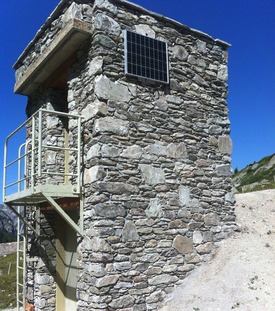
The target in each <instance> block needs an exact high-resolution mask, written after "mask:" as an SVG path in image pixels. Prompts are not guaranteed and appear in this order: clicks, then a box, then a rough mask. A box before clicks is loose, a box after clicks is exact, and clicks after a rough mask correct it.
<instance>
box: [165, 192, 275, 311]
mask: <svg viewBox="0 0 275 311" xmlns="http://www.w3.org/2000/svg"><path fill="white" fill-rule="evenodd" d="M236 199H237V204H236V215H237V222H238V224H239V226H240V232H238V233H236V234H235V236H234V237H232V238H230V239H227V240H225V241H223V242H222V243H221V245H220V248H218V251H217V252H216V254H215V255H214V257H213V259H212V260H211V261H210V262H208V263H205V264H203V265H202V266H201V267H200V268H198V269H197V270H195V271H194V273H192V274H191V275H190V276H189V277H188V278H187V279H186V280H185V281H184V283H183V284H182V285H181V286H180V287H178V288H177V289H176V290H175V291H174V293H173V294H172V295H171V296H170V297H168V298H167V302H166V304H165V307H163V308H162V309H161V311H176V310H179V311H229V310H230V311H231V310H240V311H263V310H265V311H273V310H275V295H274V292H275V190H265V191H259V192H251V193H245V194H238V195H237V196H236Z"/></svg>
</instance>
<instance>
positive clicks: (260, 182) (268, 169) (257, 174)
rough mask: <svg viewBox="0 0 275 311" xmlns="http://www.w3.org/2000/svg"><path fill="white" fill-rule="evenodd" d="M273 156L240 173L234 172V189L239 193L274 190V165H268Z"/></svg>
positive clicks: (249, 166)
mask: <svg viewBox="0 0 275 311" xmlns="http://www.w3.org/2000/svg"><path fill="white" fill-rule="evenodd" d="M274 156H275V154H272V155H270V156H267V157H265V158H263V159H261V160H260V161H259V162H258V163H256V162H254V163H253V164H249V165H248V166H246V167H245V168H244V169H242V170H240V171H238V170H235V174H234V176H233V181H234V184H235V187H236V189H237V190H238V191H239V192H249V191H258V190H266V189H275V164H273V165H270V163H271V162H270V161H271V159H272V158H273V157H274ZM273 162H274V161H273Z"/></svg>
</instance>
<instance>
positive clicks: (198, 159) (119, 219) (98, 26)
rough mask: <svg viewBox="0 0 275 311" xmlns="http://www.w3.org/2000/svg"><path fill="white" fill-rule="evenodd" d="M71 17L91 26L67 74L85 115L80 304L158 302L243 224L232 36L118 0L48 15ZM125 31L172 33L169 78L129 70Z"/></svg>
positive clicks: (168, 36) (75, 105) (120, 306)
mask: <svg viewBox="0 0 275 311" xmlns="http://www.w3.org/2000/svg"><path fill="white" fill-rule="evenodd" d="M78 2H81V1H78ZM68 16H69V17H72V16H74V17H76V16H77V18H79V19H84V20H86V21H88V22H90V23H92V24H93V27H94V32H93V35H92V37H91V40H88V41H87V42H86V43H85V44H84V45H83V46H81V48H80V50H79V51H78V56H77V58H78V59H77V62H76V63H75V64H74V65H73V66H72V68H71V73H70V78H69V81H68V86H69V91H68V111H69V112H73V113H80V114H82V115H83V117H84V121H83V128H84V133H83V143H84V146H83V150H84V155H83V160H84V162H83V163H84V167H83V169H84V171H83V172H84V174H83V181H84V196H85V201H84V238H83V239H82V240H81V239H80V242H81V243H80V246H79V247H78V253H79V265H80V267H81V274H80V276H79V281H78V286H77V295H78V309H79V310H83V311H88V310H89V311H90V310H124V311H126V310H127V311H130V310H133V311H141V310H158V309H159V308H160V306H161V303H162V300H163V298H164V297H165V295H166V294H167V293H169V292H171V291H172V290H173V288H174V286H175V285H178V284H180V283H181V281H182V280H183V279H184V278H185V277H186V275H187V274H188V273H189V272H190V271H192V270H194V269H195V267H196V266H197V265H200V263H201V262H202V261H204V260H207V259H209V258H210V256H211V253H212V252H213V251H214V249H215V247H216V245H217V244H218V242H219V241H220V240H221V239H223V238H226V237H227V236H228V235H229V234H231V233H232V232H233V230H234V229H235V226H236V225H235V215H234V209H233V204H234V197H233V194H232V193H231V158H230V154H231V149H232V146H231V139H230V136H229V134H230V122H229V120H228V109H227V103H226V97H227V78H228V74H227V57H228V55H227V46H226V45H225V44H223V43H222V42H220V41H215V40H213V39H212V38H210V37H209V36H206V35H204V34H201V33H199V32H195V31H192V30H190V29H189V28H188V27H184V26H180V25H179V24H176V23H173V22H171V21H169V20H167V19H165V18H163V17H160V16H158V15H154V14H150V13H148V12H147V11H145V10H142V9H138V8H133V7H132V6H129V5H127V4H125V2H122V3H121V2H120V1H115V0H114V1H111V0H110V1H107V0H97V1H91V2H89V1H85V3H84V4H81V3H77V4H75V3H73V4H72V5H71V6H70V8H69V9H68V13H65V14H63V15H62V14H61V15H60V17H59V18H58V19H56V21H54V22H53V24H56V25H57V24H58V23H57V21H59V22H60V23H61V24H62V23H63V22H62V21H63V20H66V18H68ZM61 24H60V25H61ZM51 27H52V26H51ZM51 27H48V29H47V30H45V37H46V36H47V37H48V38H51V36H52V35H51V33H54V31H51ZM125 29H128V30H131V31H135V32H138V33H141V34H144V35H148V36H150V37H154V38H156V39H159V40H164V41H166V42H167V43H168V51H169V66H170V69H169V75H170V83H169V85H162V84H158V83H149V82H146V81H142V80H139V79H136V78H130V77H126V76H125V74H124V36H123V30H125ZM45 40H46V39H45V38H44V39H40V42H42V43H43V44H44V43H45ZM38 46H39V45H38ZM36 48H37V49H39V47H36ZM40 49H42V46H40ZM32 55H33V54H32ZM24 62H25V63H24ZM23 63H24V64H25V65H27V62H26V60H25V61H23ZM29 63H31V60H30V61H29ZM25 65H24V66H25ZM20 70H21V69H20ZM20 70H19V74H20ZM47 310H48V309H47Z"/></svg>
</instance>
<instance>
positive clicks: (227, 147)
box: [218, 135, 232, 154]
mask: <svg viewBox="0 0 275 311" xmlns="http://www.w3.org/2000/svg"><path fill="white" fill-rule="evenodd" d="M218 147H219V151H220V152H221V153H224V154H231V153H232V140H231V138H230V136H228V135H223V136H219V139H218Z"/></svg>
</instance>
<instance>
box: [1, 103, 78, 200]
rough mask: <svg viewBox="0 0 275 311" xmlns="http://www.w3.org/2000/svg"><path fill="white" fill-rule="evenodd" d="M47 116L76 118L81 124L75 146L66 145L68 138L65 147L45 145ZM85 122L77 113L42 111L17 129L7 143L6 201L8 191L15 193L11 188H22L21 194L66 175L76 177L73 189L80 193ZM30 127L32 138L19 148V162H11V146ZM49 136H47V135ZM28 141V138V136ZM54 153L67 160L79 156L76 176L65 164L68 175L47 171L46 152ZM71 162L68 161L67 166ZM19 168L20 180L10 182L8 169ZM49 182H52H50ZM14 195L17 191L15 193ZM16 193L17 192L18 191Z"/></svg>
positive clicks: (4, 179) (7, 139)
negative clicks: (82, 138)
mask: <svg viewBox="0 0 275 311" xmlns="http://www.w3.org/2000/svg"><path fill="white" fill-rule="evenodd" d="M44 115H50V116H56V117H65V118H67V119H68V120H69V119H75V120H76V121H77V124H76V127H77V135H76V139H75V140H74V141H73V142H74V145H73V146H72V147H71V148H70V147H68V146H67V145H66V144H65V135H64V142H63V143H64V145H61V146H56V145H45V144H43V143H42V140H43V135H44V134H45V133H47V128H46V127H45V126H44V124H43V122H44V120H45V119H43V117H44ZM81 119H82V117H81V116H79V115H75V114H69V113H65V112H60V111H54V110H47V109H39V110H38V111H37V112H35V113H34V114H33V115H32V116H31V117H30V118H29V119H28V120H26V121H25V122H24V123H23V124H21V125H20V126H19V127H18V128H16V129H15V130H14V131H13V132H12V133H11V134H9V135H8V136H7V138H6V140H5V145H4V172H3V200H4V202H5V197H6V196H7V191H8V190H9V191H10V192H12V190H11V187H13V186H16V185H17V186H18V187H17V191H18V192H19V191H22V190H26V189H34V187H35V186H36V185H37V183H39V180H40V178H41V177H45V178H46V177H49V176H63V177H64V180H65V177H66V176H67V177H74V182H73V186H74V188H76V189H77V191H78V192H79V191H80V185H81ZM26 128H28V130H29V133H30V137H29V139H28V140H27V141H25V142H23V143H22V144H21V145H20V146H19V148H18V156H17V158H16V159H12V161H10V162H8V148H9V143H10V140H11V139H12V138H14V136H15V135H16V134H18V133H19V132H20V131H22V130H24V129H26ZM45 135H47V134H45ZM26 138H27V137H26ZM46 150H54V151H56V152H60V153H62V155H63V156H64V158H65V157H66V155H65V153H66V152H74V153H76V167H75V169H74V173H69V172H68V171H66V168H67V167H65V165H64V166H62V167H61V168H62V169H64V172H60V171H59V172H52V171H50V172H49V171H47V170H45V169H44V168H43V160H44V162H45V151H46ZM66 160H68V159H64V163H65V162H66ZM15 166H17V178H16V180H12V181H11V182H10V181H9V183H8V182H7V177H8V172H7V171H8V170H12V169H13V168H14V167H15ZM22 170H23V171H24V176H22ZM47 182H48V180H47ZM13 192H14V191H13ZM15 192H16V191H15Z"/></svg>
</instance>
